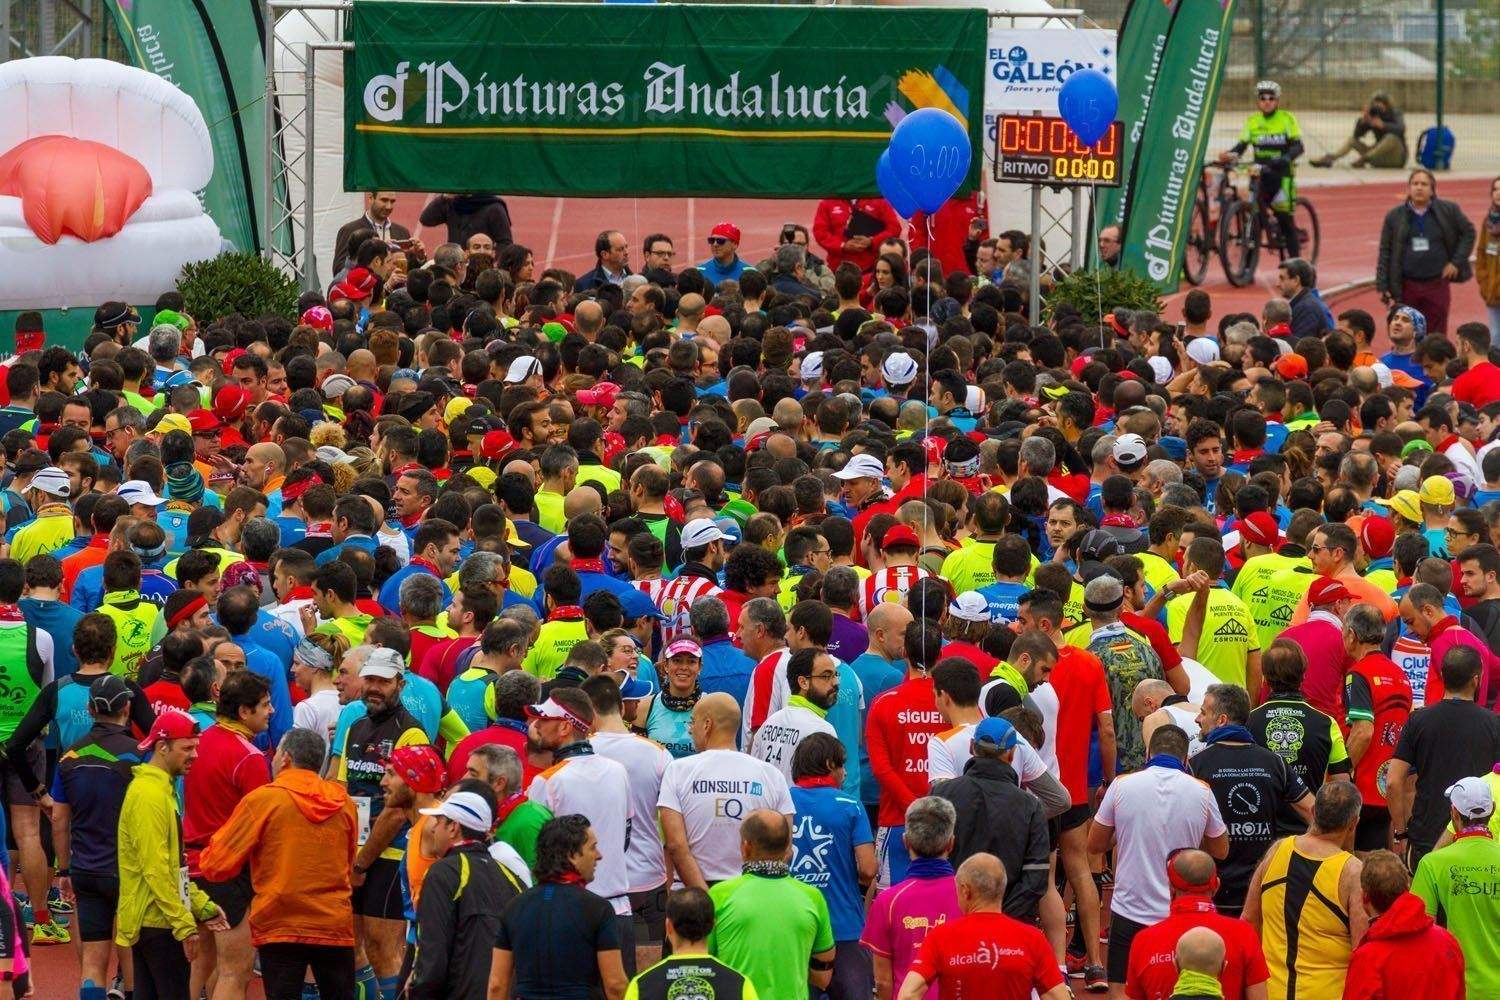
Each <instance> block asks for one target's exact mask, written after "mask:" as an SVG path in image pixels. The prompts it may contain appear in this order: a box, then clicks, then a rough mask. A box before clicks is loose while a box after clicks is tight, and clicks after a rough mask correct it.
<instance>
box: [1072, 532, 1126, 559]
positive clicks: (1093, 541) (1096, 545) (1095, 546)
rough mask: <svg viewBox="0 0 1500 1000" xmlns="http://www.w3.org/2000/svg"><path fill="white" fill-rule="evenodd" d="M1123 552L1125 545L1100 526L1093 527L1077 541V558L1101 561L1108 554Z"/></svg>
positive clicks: (1114, 554) (1117, 554)
mask: <svg viewBox="0 0 1500 1000" xmlns="http://www.w3.org/2000/svg"><path fill="white" fill-rule="evenodd" d="M1124 554H1125V546H1124V545H1122V544H1120V540H1119V539H1118V538H1116V537H1115V536H1114V535H1111V534H1110V533H1109V532H1107V531H1105V530H1104V529H1102V528H1095V529H1094V530H1092V531H1090V532H1089V533H1088V534H1086V535H1084V536H1083V541H1081V542H1079V543H1078V558H1079V559H1082V560H1090V561H1096V562H1103V561H1104V560H1106V559H1108V558H1109V557H1110V556H1122V555H1124Z"/></svg>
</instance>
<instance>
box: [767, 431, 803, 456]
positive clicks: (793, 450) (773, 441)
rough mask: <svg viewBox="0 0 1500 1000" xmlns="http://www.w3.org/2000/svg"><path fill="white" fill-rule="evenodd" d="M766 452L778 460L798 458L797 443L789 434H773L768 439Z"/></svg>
mask: <svg viewBox="0 0 1500 1000" xmlns="http://www.w3.org/2000/svg"><path fill="white" fill-rule="evenodd" d="M766 451H769V452H770V453H771V454H773V455H775V456H776V457H777V458H796V457H797V441H796V439H794V438H793V437H792V436H791V435H789V434H772V435H771V436H770V437H769V438H767V439H766Z"/></svg>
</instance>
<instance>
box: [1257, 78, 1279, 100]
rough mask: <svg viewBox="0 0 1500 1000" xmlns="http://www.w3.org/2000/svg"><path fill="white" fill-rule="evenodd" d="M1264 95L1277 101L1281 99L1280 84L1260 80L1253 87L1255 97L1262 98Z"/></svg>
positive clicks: (1273, 81)
mask: <svg viewBox="0 0 1500 1000" xmlns="http://www.w3.org/2000/svg"><path fill="white" fill-rule="evenodd" d="M1266 94H1270V95H1271V96H1272V97H1275V98H1278V99H1279V98H1280V97H1281V84H1279V83H1277V82H1276V81H1275V80H1261V81H1260V82H1259V83H1257V84H1256V85H1255V96H1257V97H1264V96H1265V95H1266Z"/></svg>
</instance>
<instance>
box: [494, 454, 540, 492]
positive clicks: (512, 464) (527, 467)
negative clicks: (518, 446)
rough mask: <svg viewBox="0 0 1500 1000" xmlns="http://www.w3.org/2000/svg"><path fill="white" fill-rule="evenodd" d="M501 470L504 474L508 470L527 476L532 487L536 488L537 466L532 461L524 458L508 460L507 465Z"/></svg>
mask: <svg viewBox="0 0 1500 1000" xmlns="http://www.w3.org/2000/svg"><path fill="white" fill-rule="evenodd" d="M500 472H501V474H502V475H504V474H505V473H508V472H514V473H517V474H518V475H522V476H525V477H526V481H527V482H528V483H530V484H531V487H532V489H535V488H536V467H535V466H533V465H532V464H531V463H530V462H528V461H526V460H525V459H524V458H517V459H513V460H511V461H509V462H506V463H505V467H504V468H503V469H501V470H500Z"/></svg>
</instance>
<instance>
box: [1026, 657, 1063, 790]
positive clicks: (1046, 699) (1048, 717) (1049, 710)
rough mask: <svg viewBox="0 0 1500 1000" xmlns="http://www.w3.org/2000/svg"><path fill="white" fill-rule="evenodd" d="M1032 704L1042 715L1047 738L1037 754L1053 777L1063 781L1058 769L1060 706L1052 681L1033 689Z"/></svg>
mask: <svg viewBox="0 0 1500 1000" xmlns="http://www.w3.org/2000/svg"><path fill="white" fill-rule="evenodd" d="M1031 704H1032V707H1033V708H1035V709H1036V710H1037V711H1038V712H1040V713H1041V715H1042V733H1043V734H1044V735H1045V736H1046V737H1047V742H1046V743H1045V744H1043V746H1042V748H1041V749H1040V750H1038V751H1037V753H1039V754H1041V755H1042V760H1043V762H1044V763H1046V765H1047V770H1048V771H1051V772H1052V777H1054V778H1056V779H1057V780H1059V781H1061V780H1062V772H1061V771H1059V770H1058V768H1057V712H1058V709H1059V707H1060V706H1059V704H1058V701H1057V689H1056V688H1054V687H1053V686H1052V682H1051V681H1043V682H1042V683H1041V684H1038V685H1037V686H1036V687H1034V688H1032V689H1031Z"/></svg>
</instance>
